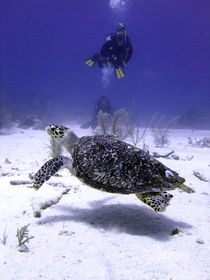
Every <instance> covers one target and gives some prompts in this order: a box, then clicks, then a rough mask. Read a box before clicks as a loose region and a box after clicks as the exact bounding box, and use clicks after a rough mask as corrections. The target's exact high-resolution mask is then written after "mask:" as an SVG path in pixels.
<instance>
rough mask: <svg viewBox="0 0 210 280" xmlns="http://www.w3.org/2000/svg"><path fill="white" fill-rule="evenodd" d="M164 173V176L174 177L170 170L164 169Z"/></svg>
mask: <svg viewBox="0 0 210 280" xmlns="http://www.w3.org/2000/svg"><path fill="white" fill-rule="evenodd" d="M165 174H166V178H172V177H175V176H174V174H173V173H172V172H171V171H170V170H166V171H165Z"/></svg>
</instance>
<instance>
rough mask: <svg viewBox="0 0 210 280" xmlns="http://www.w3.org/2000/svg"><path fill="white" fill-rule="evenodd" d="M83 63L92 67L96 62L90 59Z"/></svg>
mask: <svg viewBox="0 0 210 280" xmlns="http://www.w3.org/2000/svg"><path fill="white" fill-rule="evenodd" d="M85 63H86V64H87V65H88V66H89V67H92V66H93V65H94V64H95V63H96V62H95V61H94V60H92V59H91V58H89V59H87V60H85Z"/></svg>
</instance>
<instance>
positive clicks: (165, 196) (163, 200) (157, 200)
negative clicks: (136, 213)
mask: <svg viewBox="0 0 210 280" xmlns="http://www.w3.org/2000/svg"><path fill="white" fill-rule="evenodd" d="M136 196H137V197H138V199H140V200H141V201H142V202H144V203H145V204H147V205H148V206H150V207H152V208H153V209H154V210H155V212H163V211H165V210H166V207H167V206H168V205H169V202H170V200H171V199H172V197H173V195H172V194H170V193H167V192H151V193H137V194H136Z"/></svg>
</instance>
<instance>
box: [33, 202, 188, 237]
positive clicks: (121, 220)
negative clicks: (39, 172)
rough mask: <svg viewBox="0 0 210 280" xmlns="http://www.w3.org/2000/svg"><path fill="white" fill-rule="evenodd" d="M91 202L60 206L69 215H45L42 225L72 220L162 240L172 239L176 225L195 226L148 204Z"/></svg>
mask: <svg viewBox="0 0 210 280" xmlns="http://www.w3.org/2000/svg"><path fill="white" fill-rule="evenodd" d="M90 205H91V207H92V208H78V207H72V206H63V205H62V206H59V205H57V206H56V209H58V210H59V211H62V212H67V213H68V214H67V215H66V214H65V215H60V216H58V215H56V216H50V217H46V218H42V219H40V220H39V222H38V224H46V223H56V222H61V221H72V222H78V223H85V224H88V225H90V226H91V227H94V228H97V229H103V230H105V231H113V232H116V233H117V232H119V233H127V234H130V235H137V236H148V237H151V238H153V239H156V240H159V241H167V240H169V239H170V234H171V233H172V232H173V230H174V229H176V228H179V230H180V231H184V230H185V229H189V228H191V227H192V226H191V225H190V224H187V223H185V222H181V221H176V220H173V219H170V218H169V217H167V216H165V215H164V214H156V213H155V212H154V211H153V210H152V209H149V208H147V207H145V206H138V205H135V204H127V205H126V204H120V203H119V204H107V205H103V200H102V201H101V203H100V201H94V202H93V203H91V204H90Z"/></svg>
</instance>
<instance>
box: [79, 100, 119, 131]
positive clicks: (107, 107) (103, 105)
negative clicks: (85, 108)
mask: <svg viewBox="0 0 210 280" xmlns="http://www.w3.org/2000/svg"><path fill="white" fill-rule="evenodd" d="M100 111H101V112H102V113H107V114H110V115H111V116H113V113H114V110H113V108H112V105H111V103H110V101H109V99H108V98H107V97H106V96H101V97H100V98H99V99H98V100H97V102H96V104H95V106H94V111H93V116H92V120H91V121H89V122H87V123H85V124H83V125H81V128H89V127H91V128H92V129H95V128H96V127H97V125H98V113H99V112H100Z"/></svg>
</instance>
